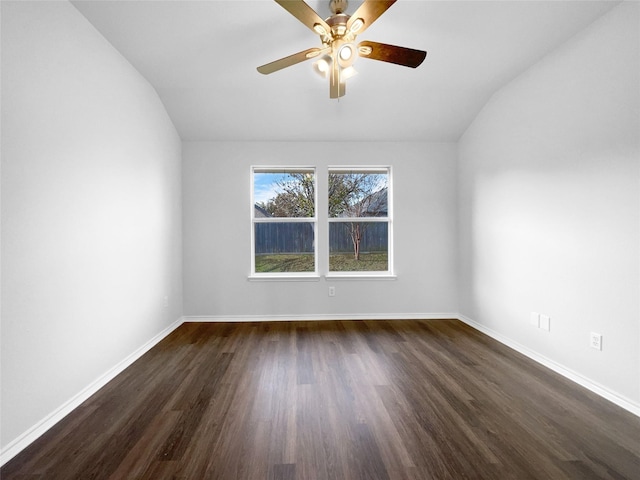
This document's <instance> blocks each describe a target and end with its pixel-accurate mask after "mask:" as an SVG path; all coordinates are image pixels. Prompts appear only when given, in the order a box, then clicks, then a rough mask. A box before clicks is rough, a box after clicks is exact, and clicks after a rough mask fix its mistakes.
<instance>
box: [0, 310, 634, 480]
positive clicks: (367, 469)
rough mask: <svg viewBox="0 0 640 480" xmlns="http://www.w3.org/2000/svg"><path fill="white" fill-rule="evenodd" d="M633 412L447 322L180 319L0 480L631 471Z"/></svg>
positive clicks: (534, 477)
mask: <svg viewBox="0 0 640 480" xmlns="http://www.w3.org/2000/svg"><path fill="white" fill-rule="evenodd" d="M639 472H640V418H638V417H636V416H634V415H632V414H631V413H629V412H626V411H624V410H622V409H620V408H619V407H617V406H615V405H613V404H611V403H610V402H607V401H606V400H604V399H602V398H600V397H598V396H597V395H595V394H593V393H592V392H589V391H587V390H585V389H584V388H582V387H580V386H578V385H576V384H574V383H572V382H570V381H568V380H567V379H565V378H563V377H561V376H560V375H558V374H556V373H555V372H552V371H550V370H548V369H546V368H545V367H543V366H541V365H540V364H537V363H535V362H533V361H531V360H530V359H528V358H526V357H524V356H523V355H521V354H519V353H517V352H515V351H513V350H511V349H510V348H508V347H506V346H504V345H502V344H500V343H497V342H496V341H494V340H492V339H491V338H489V337H487V336H486V335H483V334H482V333H480V332H478V331H476V330H474V329H472V328H470V327H469V326H467V325H465V324H463V323H461V322H459V321H457V320H437V321H435V320H429V321H418V320H398V321H386V320H382V321H378V320H375V321H374V320H362V321H331V322H295V321H294V322H248V323H185V324H183V325H182V326H181V327H179V328H178V329H176V330H175V331H174V332H173V333H172V334H171V335H169V336H168V337H167V338H165V339H164V340H163V341H161V342H160V343H159V344H158V345H156V346H155V347H154V348H153V349H151V350H150V351H149V352H148V353H147V354H145V355H144V356H143V357H142V358H140V359H139V360H138V361H137V362H135V363H134V364H133V365H132V366H131V367H129V368H128V369H127V370H125V371H124V372H122V374H121V375H119V376H118V377H116V378H115V379H114V380H113V381H112V382H110V383H109V384H108V385H106V386H105V387H104V388H103V389H101V390H100V391H99V392H98V393H97V394H96V395H94V396H93V397H91V398H90V399H89V400H87V401H86V402H85V403H84V404H83V405H81V406H80V407H79V408H77V409H76V410H75V411H73V412H72V413H71V414H70V415H68V416H67V417H66V418H64V419H63V420H62V421H61V422H59V423H58V424H56V425H55V426H54V427H53V428H51V429H50V430H49V431H48V432H46V433H45V434H44V435H43V436H42V437H40V438H39V439H38V440H36V441H35V442H34V443H33V444H32V445H30V446H29V447H28V448H26V449H25V450H24V451H23V452H21V453H20V454H18V455H17V456H16V457H15V458H14V459H12V460H11V461H9V462H8V463H7V464H6V465H4V466H3V467H2V468H1V469H0V478H2V479H3V480H23V479H30V480H31V479H33V480H35V479H38V480H42V479H47V480H56V479H63V480H73V479H78V480H80V479H82V480H85V479H108V480H120V479H127V480H128V479H136V480H138V479H153V480H164V479H176V480H191V479H193V480H203V479H207V480H208V479H220V480H231V479H233V480H236V479H237V480H258V479H260V480H262V479H265V480H314V479H318V480H328V479H336V480H338V479H341V480H342V479H344V480H352V479H353V480H358V479H363V480H376V479H381V480H383V479H384V480H417V479H420V480H424V479H433V480H444V479H451V480H459V479H474V480H475V479H478V480H482V479H487V480H496V479H500V480H503V479H513V480H527V479H530V480H549V479H551V480H556V479H557V480H563V479H567V480H590V479H611V480H613V479H615V480H619V479H627V480H638V479H640V474H639Z"/></svg>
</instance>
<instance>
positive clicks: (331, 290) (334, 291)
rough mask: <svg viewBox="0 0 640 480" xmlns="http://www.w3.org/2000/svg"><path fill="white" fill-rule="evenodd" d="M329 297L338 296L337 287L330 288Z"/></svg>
mask: <svg viewBox="0 0 640 480" xmlns="http://www.w3.org/2000/svg"><path fill="white" fill-rule="evenodd" d="M329 296H330V297H335V296H336V287H329Z"/></svg>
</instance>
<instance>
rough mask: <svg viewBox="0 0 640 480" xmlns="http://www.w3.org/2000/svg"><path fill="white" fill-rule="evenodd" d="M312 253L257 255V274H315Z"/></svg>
mask: <svg viewBox="0 0 640 480" xmlns="http://www.w3.org/2000/svg"><path fill="white" fill-rule="evenodd" d="M314 269H315V265H314V258H313V254H312V253H299V254H289V253H280V254H271V255H256V273H273V272H313V271H314Z"/></svg>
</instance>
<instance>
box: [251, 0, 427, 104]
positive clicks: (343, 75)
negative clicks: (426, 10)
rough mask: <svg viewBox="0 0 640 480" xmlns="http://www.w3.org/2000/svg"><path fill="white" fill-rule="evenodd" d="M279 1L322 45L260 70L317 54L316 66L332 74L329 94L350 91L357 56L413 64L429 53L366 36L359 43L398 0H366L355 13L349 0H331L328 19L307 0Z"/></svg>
mask: <svg viewBox="0 0 640 480" xmlns="http://www.w3.org/2000/svg"><path fill="white" fill-rule="evenodd" d="M275 2H276V3H278V4H279V5H280V6H281V7H283V8H284V9H285V10H286V11H288V12H289V13H290V14H291V15H293V16H294V17H296V18H297V19H298V20H300V21H301V22H302V23H303V24H305V25H306V26H307V27H308V28H310V29H311V30H313V31H314V32H315V33H317V34H318V35H319V36H320V41H321V42H322V46H321V47H316V48H309V49H307V50H304V51H302V52H298V53H294V54H293V55H290V56H288V57H284V58H281V59H280V60H276V61H275V62H271V63H267V64H266V65H262V66H260V67H258V72H260V73H262V74H264V75H268V74H270V73H273V72H277V71H278V70H282V69H283V68H286V67H290V66H292V65H295V64H297V63H300V62H304V61H305V60H310V59H312V58H317V59H318V60H317V61H316V62H315V63H314V69H315V70H316V72H318V73H319V74H320V75H322V76H324V77H325V78H327V77H328V78H329V97H330V98H339V97H342V96H343V95H344V94H345V93H346V80H347V79H348V78H350V77H352V76H353V75H354V74H355V73H356V71H355V69H354V68H353V63H354V61H355V59H356V56H360V57H362V58H370V59H372V60H379V61H382V62H389V63H395V64H396V65H404V66H405V67H411V68H416V67H418V66H419V65H420V64H421V63H422V62H423V60H424V59H425V57H426V56H427V52H425V51H422V50H414V49H412V48H406V47H397V46H395V45H388V44H385V43H377V42H370V41H367V40H365V41H363V42H360V43H359V44H357V45H356V44H355V40H356V36H357V35H360V34H361V33H362V32H364V31H365V30H366V29H367V28H369V27H370V26H371V24H372V23H373V22H375V21H376V20H377V19H378V17H380V15H382V14H383V13H384V12H385V11H387V9H388V8H389V7H390V6H391V5H393V4H394V3H395V2H396V0H364V3H362V5H360V7H359V8H358V9H357V10H356V11H355V13H354V14H353V15H348V14H346V13H345V11H346V9H347V6H348V1H347V0H330V1H329V8H330V10H331V12H332V15H331V16H330V17H329V18H327V19H326V20H323V19H322V18H320V16H319V15H318V14H317V13H316V12H315V11H314V10H313V9H312V8H311V7H310V6H309V5H307V4H306V3H305V2H304V1H303V0H275ZM356 54H357V55H356Z"/></svg>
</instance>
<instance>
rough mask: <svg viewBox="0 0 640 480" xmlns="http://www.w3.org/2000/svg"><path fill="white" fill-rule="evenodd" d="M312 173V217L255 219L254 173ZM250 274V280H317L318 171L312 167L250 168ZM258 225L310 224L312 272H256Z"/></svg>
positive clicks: (261, 166)
mask: <svg viewBox="0 0 640 480" xmlns="http://www.w3.org/2000/svg"><path fill="white" fill-rule="evenodd" d="M309 172H312V173H313V182H314V193H315V195H314V196H315V198H314V216H313V217H270V218H257V217H256V216H255V198H254V196H255V182H254V179H255V174H256V173H282V174H287V173H309ZM250 176H251V205H250V207H251V272H250V274H249V279H250V280H263V279H277V280H319V278H320V277H319V274H318V170H317V168H316V167H313V166H298V165H293V166H288V165H284V166H283V165H277V166H263V165H259V166H258V165H253V166H251V172H250ZM258 223H311V224H312V226H313V257H314V271H313V272H256V248H255V247H256V245H255V226H256V224H258Z"/></svg>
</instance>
